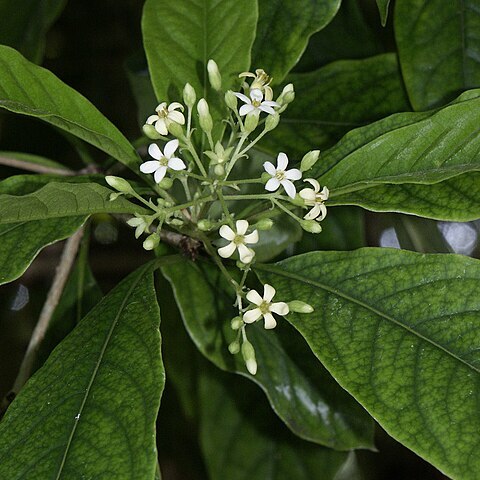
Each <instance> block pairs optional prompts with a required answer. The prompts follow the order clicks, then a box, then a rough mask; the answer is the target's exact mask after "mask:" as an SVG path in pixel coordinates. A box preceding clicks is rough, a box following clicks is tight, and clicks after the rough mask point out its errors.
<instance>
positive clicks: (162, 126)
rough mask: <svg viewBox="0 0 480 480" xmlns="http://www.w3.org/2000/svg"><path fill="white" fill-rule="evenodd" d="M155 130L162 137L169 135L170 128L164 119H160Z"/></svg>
mask: <svg viewBox="0 0 480 480" xmlns="http://www.w3.org/2000/svg"><path fill="white" fill-rule="evenodd" d="M155 130H156V131H157V132H158V133H159V134H160V135H168V128H167V124H166V122H165V119H164V118H159V119H158V120H157V122H156V123H155Z"/></svg>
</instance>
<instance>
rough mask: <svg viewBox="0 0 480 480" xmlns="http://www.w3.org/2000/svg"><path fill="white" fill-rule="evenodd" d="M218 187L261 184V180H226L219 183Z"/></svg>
mask: <svg viewBox="0 0 480 480" xmlns="http://www.w3.org/2000/svg"><path fill="white" fill-rule="evenodd" d="M218 183H219V185H225V186H228V185H237V184H238V185H240V184H242V183H263V180H262V179H261V178H244V179H242V180H226V181H219V182H218Z"/></svg>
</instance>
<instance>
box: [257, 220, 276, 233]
mask: <svg viewBox="0 0 480 480" xmlns="http://www.w3.org/2000/svg"><path fill="white" fill-rule="evenodd" d="M272 227H273V221H272V219H270V218H262V219H260V220H259V221H258V222H257V223H256V224H255V228H256V229H257V230H270V229H271V228H272Z"/></svg>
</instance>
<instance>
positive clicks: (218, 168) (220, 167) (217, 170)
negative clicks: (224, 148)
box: [213, 164, 225, 177]
mask: <svg viewBox="0 0 480 480" xmlns="http://www.w3.org/2000/svg"><path fill="white" fill-rule="evenodd" d="M213 171H214V173H215V175H216V176H217V177H222V176H223V175H224V174H225V169H224V168H223V165H220V164H218V165H215V167H214V169H213Z"/></svg>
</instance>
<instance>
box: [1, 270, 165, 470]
mask: <svg viewBox="0 0 480 480" xmlns="http://www.w3.org/2000/svg"><path fill="white" fill-rule="evenodd" d="M159 321H160V313H159V309H158V306H157V303H156V298H155V289H154V287H153V273H152V266H151V265H149V266H148V265H147V266H146V267H142V268H141V269H139V270H137V271H136V272H134V273H133V274H131V275H130V276H129V277H127V279H125V280H124V281H123V282H122V283H120V284H119V285H118V286H117V287H116V288H115V289H114V290H112V291H111V292H110V293H109V294H108V295H107V296H106V297H105V298H104V299H103V300H102V301H101V302H100V303H99V304H98V305H97V306H96V307H95V308H94V309H93V310H92V311H91V312H90V313H89V314H88V315H87V316H86V317H85V318H84V320H82V322H81V323H80V324H79V325H78V327H77V328H76V329H75V330H74V331H73V332H72V333H71V334H70V335H69V336H68V337H67V338H66V339H65V340H64V341H63V342H62V343H61V344H60V345H59V346H58V347H57V348H56V349H55V350H54V352H53V353H52V355H51V356H50V358H49V359H48V361H47V363H46V364H45V365H44V367H42V368H41V369H40V370H38V371H37V373H36V374H35V375H34V376H33V377H32V378H31V380H30V381H29V382H28V383H27V385H26V386H25V387H24V389H23V390H22V391H21V392H20V394H19V395H18V397H17V398H16V399H15V400H14V402H13V403H12V405H11V406H10V408H9V409H8V410H7V413H6V415H5V417H4V419H3V421H2V422H1V423H0V458H2V461H1V462H0V478H11V479H13V478H17V479H20V478H21V479H27V478H29V479H34V478H35V479H37V478H56V479H67V478H68V479H76V478H78V479H79V478H118V479H134V478H135V479H137V478H138V479H148V478H153V476H154V472H155V466H156V460H157V455H156V448H155V419H156V415H157V411H158V407H159V404H160V396H161V393H162V390H163V386H164V371H163V365H162V360H161V354H160V333H159V331H158V327H159Z"/></svg>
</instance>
